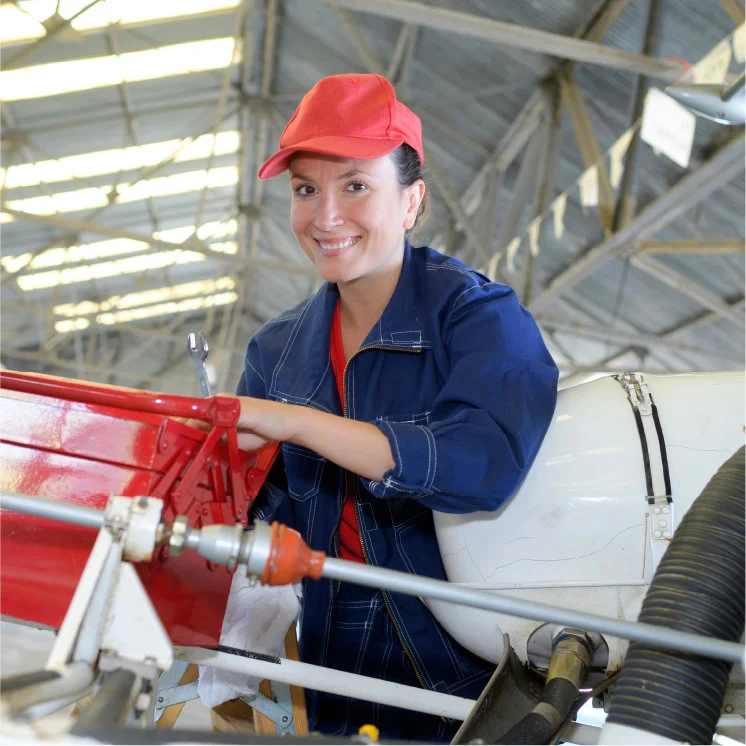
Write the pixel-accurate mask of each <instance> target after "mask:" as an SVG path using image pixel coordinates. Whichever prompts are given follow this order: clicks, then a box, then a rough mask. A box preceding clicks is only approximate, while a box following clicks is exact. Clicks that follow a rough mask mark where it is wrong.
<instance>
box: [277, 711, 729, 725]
mask: <svg viewBox="0 0 746 746" xmlns="http://www.w3.org/2000/svg"><path fill="white" fill-rule="evenodd" d="M730 709H731V710H732V709H733V708H732V707H731V708H730ZM287 721H288V716H287V715H283V716H282V722H283V723H287Z"/></svg>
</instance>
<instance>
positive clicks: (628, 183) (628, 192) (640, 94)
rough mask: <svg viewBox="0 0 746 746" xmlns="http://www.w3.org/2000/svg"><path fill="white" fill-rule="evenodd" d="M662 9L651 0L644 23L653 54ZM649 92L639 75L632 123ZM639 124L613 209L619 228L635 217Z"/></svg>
mask: <svg viewBox="0 0 746 746" xmlns="http://www.w3.org/2000/svg"><path fill="white" fill-rule="evenodd" d="M660 16H661V10H660V0H650V3H649V5H648V18H647V24H646V26H645V39H644V41H643V46H642V53H643V54H646V55H649V54H653V51H654V49H655V47H656V36H657V34H658V26H659V22H660ZM647 92H648V77H647V75H640V76H639V77H638V78H637V80H636V81H635V90H634V95H633V97H632V116H631V117H630V118H631V120H632V125H633V126H634V124H635V122H637V121H638V119H640V117H642V112H643V109H644V108H645V97H646V96H647ZM639 150H640V128H639V127H635V131H634V133H633V134H632V140H631V141H630V144H629V146H628V148H627V159H626V161H625V162H624V171H623V173H622V184H621V189H620V190H619V197H618V199H617V203H616V208H615V210H614V219H613V229H614V230H615V231H618V230H619V229H620V228H623V227H624V226H625V225H627V223H629V221H630V220H631V218H632V215H633V212H634V210H635V206H636V201H637V182H638V174H639V170H640V153H639Z"/></svg>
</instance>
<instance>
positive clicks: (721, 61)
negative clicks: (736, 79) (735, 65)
mask: <svg viewBox="0 0 746 746" xmlns="http://www.w3.org/2000/svg"><path fill="white" fill-rule="evenodd" d="M732 55H733V50H732V48H731V42H730V39H723V41H721V42H720V44H718V45H717V46H716V47H715V48H714V49H713V50H712V51H711V52H709V53H708V54H707V55H705V56H704V57H703V58H702V59H701V60H700V61H699V62H698V63H697V64H696V65H694V67H693V68H692V80H693V81H694V82H695V83H709V84H711V85H723V83H725V76H726V75H727V74H728V68H729V67H730V60H731V57H732Z"/></svg>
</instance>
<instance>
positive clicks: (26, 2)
mask: <svg viewBox="0 0 746 746" xmlns="http://www.w3.org/2000/svg"><path fill="white" fill-rule="evenodd" d="M87 2H88V0H61V1H60V4H59V9H58V8H57V0H17V2H15V3H3V5H2V7H0V44H3V45H8V44H21V43H24V42H29V41H34V40H36V39H40V38H41V37H42V36H44V35H45V34H46V28H45V26H44V22H45V21H46V22H47V25H50V19H55V20H56V19H58V18H60V17H61V18H63V19H64V18H70V17H71V16H73V15H75V14H76V13H77V12H78V11H80V10H81V9H82V8H83V7H84V5H86V4H87ZM238 3H239V0H157V2H153V0H107V1H106V2H105V3H99V4H98V5H94V6H93V7H92V8H90V10H87V11H86V12H85V13H83V14H82V15H81V16H80V17H79V18H76V19H75V20H74V21H73V22H72V24H71V26H72V28H73V29H74V30H75V31H78V32H81V33H85V32H89V31H100V30H101V29H103V28H106V26H108V25H109V24H110V23H117V24H119V25H120V26H122V27H124V28H126V27H128V26H143V25H147V24H150V23H158V22H159V21H169V20H177V19H181V18H194V17H196V16H202V15H210V14H213V13H220V12H223V11H229V10H233V9H234V8H236V7H237V6H238Z"/></svg>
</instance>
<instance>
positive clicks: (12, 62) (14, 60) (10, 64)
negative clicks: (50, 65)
mask: <svg viewBox="0 0 746 746" xmlns="http://www.w3.org/2000/svg"><path fill="white" fill-rule="evenodd" d="M100 2H101V0H92V2H90V3H88V5H84V6H83V7H82V8H81V9H80V10H79V11H77V12H76V13H74V14H73V15H71V16H70V17H69V18H66V19H65V20H64V21H61V22H60V23H59V24H58V25H57V26H55V27H54V28H53V29H52V30H51V31H47V33H46V34H45V35H44V36H42V37H41V39H37V40H36V41H35V42H32V43H31V44H29V45H28V46H26V47H24V48H23V49H22V50H21V51H20V52H17V53H16V54H14V55H13V56H12V57H11V58H10V59H9V60H7V61H6V62H4V63H3V70H14V69H16V68H17V67H20V65H21V63H22V62H23V60H25V59H26V57H28V56H29V55H30V54H33V53H34V52H35V51H36V50H37V49H40V48H41V47H43V46H44V45H45V44H46V43H47V42H49V41H51V40H52V39H54V38H55V37H56V36H57V35H58V34H59V33H61V32H62V31H64V30H65V29H66V28H67V27H68V26H69V25H70V24H71V23H72V22H73V21H74V20H75V19H76V18H78V17H79V16H82V15H83V13H85V12H86V11H87V10H90V9H91V8H92V7H93V6H94V5H98V3H100ZM58 7H59V4H58ZM22 12H23V11H22Z"/></svg>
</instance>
